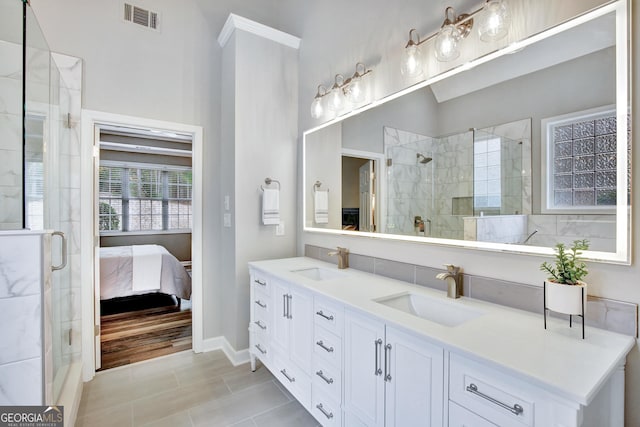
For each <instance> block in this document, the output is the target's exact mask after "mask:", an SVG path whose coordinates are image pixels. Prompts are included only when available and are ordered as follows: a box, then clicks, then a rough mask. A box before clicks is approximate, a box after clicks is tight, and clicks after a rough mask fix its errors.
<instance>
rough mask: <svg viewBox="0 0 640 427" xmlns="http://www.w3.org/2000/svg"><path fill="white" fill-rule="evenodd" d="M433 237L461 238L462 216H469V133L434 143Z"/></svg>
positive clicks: (470, 160)
mask: <svg viewBox="0 0 640 427" xmlns="http://www.w3.org/2000/svg"><path fill="white" fill-rule="evenodd" d="M433 156H434V163H435V165H434V168H435V169H434V181H435V186H436V187H437V189H438V191H437V192H436V194H435V196H434V214H433V217H432V218H431V221H432V230H433V235H434V236H437V237H442V238H446V239H462V238H463V236H464V220H463V218H464V217H465V216H471V215H473V132H465V133H461V134H456V135H450V136H445V137H441V138H437V139H436V140H435V143H434V150H433Z"/></svg>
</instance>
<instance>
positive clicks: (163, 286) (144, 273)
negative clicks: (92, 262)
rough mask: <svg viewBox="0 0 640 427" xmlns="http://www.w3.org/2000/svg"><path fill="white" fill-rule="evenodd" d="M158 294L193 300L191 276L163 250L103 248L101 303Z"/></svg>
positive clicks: (139, 247)
mask: <svg viewBox="0 0 640 427" xmlns="http://www.w3.org/2000/svg"><path fill="white" fill-rule="evenodd" d="M157 292H160V293H164V294H168V295H175V296H176V297H177V298H180V299H191V276H190V275H189V273H188V272H187V270H186V269H185V268H184V266H183V265H182V263H180V261H178V259H177V258H176V257H174V256H173V255H172V254H171V253H170V252H169V251H167V250H166V249H165V248H164V247H162V246H159V245H134V246H113V247H107V248H100V299H101V300H107V299H111V298H118V297H126V296H131V295H143V294H148V293H157Z"/></svg>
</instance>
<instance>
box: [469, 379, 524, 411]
mask: <svg viewBox="0 0 640 427" xmlns="http://www.w3.org/2000/svg"><path fill="white" fill-rule="evenodd" d="M467 391H468V392H469V393H473V394H475V395H477V396H480V397H481V398H483V399H487V400H488V401H489V402H491V403H494V404H496V405H498V406H499V407H501V408H504V409H506V410H507V411H509V412H511V413H513V414H515V415H521V414H522V413H523V412H524V409H523V408H522V406H520V405H518V404H517V403H515V404H514V405H513V406H509V405H507V404H506V403H502V402H500V401H499V400H497V399H494V398H493V397H491V396H488V395H486V394H484V393H482V392H481V391H479V390H478V386H477V385H475V384H474V383H471V384H469V385H468V386H467Z"/></svg>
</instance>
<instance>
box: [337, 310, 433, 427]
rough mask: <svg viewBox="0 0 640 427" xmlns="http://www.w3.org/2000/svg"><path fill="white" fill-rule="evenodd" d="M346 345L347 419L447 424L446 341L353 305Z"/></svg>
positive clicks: (352, 421) (393, 423)
mask: <svg viewBox="0 0 640 427" xmlns="http://www.w3.org/2000/svg"><path fill="white" fill-rule="evenodd" d="M344 346H345V366H344V381H345V396H344V408H345V421H346V422H345V425H347V426H349V425H367V426H407V425H414V423H416V422H417V420H420V421H419V422H420V425H423V426H441V425H442V423H443V399H444V397H443V390H444V364H443V353H444V351H443V349H442V348H441V347H438V346H436V345H434V344H432V343H430V342H429V341H428V340H426V339H424V338H421V337H417V336H415V335H412V334H408V333H406V332H404V331H402V330H399V329H397V328H394V327H392V326H389V325H385V324H384V323H383V322H382V321H381V320H379V319H376V318H372V317H370V316H366V315H362V314H360V313H356V312H352V311H346V314H345V340H344Z"/></svg>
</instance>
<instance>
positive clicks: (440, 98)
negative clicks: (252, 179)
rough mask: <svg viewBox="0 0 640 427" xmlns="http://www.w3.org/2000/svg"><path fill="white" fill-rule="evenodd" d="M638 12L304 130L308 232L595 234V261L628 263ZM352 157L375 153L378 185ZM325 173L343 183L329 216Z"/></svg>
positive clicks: (610, 14)
mask: <svg viewBox="0 0 640 427" xmlns="http://www.w3.org/2000/svg"><path fill="white" fill-rule="evenodd" d="M626 19H627V10H626V2H624V1H620V2H615V3H612V4H609V5H605V6H603V7H601V8H600V9H596V10H594V11H592V12H590V13H588V14H585V15H582V16H580V17H579V18H576V20H574V21H568V22H566V23H564V24H562V25H560V26H558V27H555V28H552V29H550V30H549V31H548V33H541V34H537V35H535V36H534V37H532V38H531V39H525V40H523V41H521V42H519V46H520V47H521V48H520V49H517V50H516V49H512V48H511V47H512V46H508V47H507V48H505V50H504V52H505V53H507V54H502V55H495V56H494V57H492V59H491V60H489V61H487V60H484V58H480V60H479V61H478V63H477V64H476V63H473V62H472V63H470V64H468V65H469V66H463V67H460V68H459V69H458V70H455V72H450V73H447V76H446V78H437V77H434V78H433V79H432V80H429V81H426V82H425V84H417V85H416V86H415V87H413V88H411V90H408V91H407V92H406V93H403V94H402V95H400V96H395V95H394V96H390V97H389V98H388V99H387V100H383V101H382V102H379V103H378V104H377V105H375V106H371V107H368V108H364V109H363V110H362V111H361V112H359V113H358V114H354V115H350V116H348V117H346V118H344V119H336V120H335V121H333V122H331V123H328V124H327V125H324V126H320V127H318V128H316V129H313V130H311V131H307V132H305V134H304V144H303V145H304V159H305V160H304V180H305V184H304V194H305V221H304V227H305V230H308V231H316V230H317V231H329V230H336V231H340V232H347V233H351V232H353V233H355V234H362V233H366V234H368V235H371V236H374V235H381V236H385V237H393V238H401V239H410V240H417V241H425V242H430V243H443V244H447V245H463V246H466V247H477V248H484V249H499V250H507V251H517V252H533V253H551V252H552V249H551V248H552V247H553V246H554V245H555V243H557V242H567V243H569V242H571V241H573V240H575V239H583V238H586V239H588V240H589V241H590V242H591V251H590V252H591V257H590V258H591V259H598V260H611V261H616V262H628V260H629V258H628V254H629V252H628V241H629V234H628V233H629V231H628V224H629V218H628V203H627V199H628V198H629V197H628V195H629V194H630V192H629V190H628V188H629V185H630V182H629V181H628V180H625V181H627V182H623V183H621V182H617V180H616V176H618V177H619V176H628V167H629V166H628V162H627V159H628V158H629V157H630V150H629V151H627V144H625V142H627V141H628V140H629V137H628V135H629V133H628V130H629V123H628V121H627V120H620V117H625V118H626V117H627V115H628V114H629V105H628V99H629V98H628V75H627V68H626V66H627V65H626V64H627V63H628V57H627V50H626V48H625V46H622V45H617V42H618V43H619V42H624V40H626V37H624V35H626V31H627V26H626V24H625V23H626ZM604 110H606V111H608V113H607V114H610V115H609V116H607V117H604V116H602V114H601V113H600V112H602V111H604ZM592 111H597V112H599V113H598V115H594V114H592V113H591V112H592ZM567 117H569V118H571V121H570V122H569V121H567V120H568V119H567ZM616 118H617V124H616ZM574 122H575V123H574ZM600 122H603V123H605V122H606V124H607V126H600V125H598V123H600ZM605 128H606V129H605ZM591 130H593V132H591ZM605 130H606V134H604V133H602V132H604V131H605ZM585 132H586V133H585ZM589 132H591V133H589ZM556 134H557V135H556ZM549 141H551V142H549ZM620 142H622V144H621V143H620ZM603 150H604V151H603ZM345 157H355V158H360V159H363V161H362V163H361V164H360V165H358V166H357V168H358V171H359V168H361V167H363V165H365V164H367V165H369V166H367V168H368V170H369V173H370V175H369V176H370V177H371V179H368V180H365V181H367V183H366V185H365V183H364V182H363V180H361V179H360V178H358V179H357V180H356V179H355V176H356V172H355V170H356V169H355V166H354V169H351V172H346V169H343V167H342V166H343V158H345ZM622 159H624V161H621V160H622ZM368 160H373V161H372V162H368ZM340 171H342V173H341V172H340ZM347 174H348V175H349V177H347ZM342 175H344V176H342ZM359 176H360V173H359V172H358V177H359ZM363 176H365V177H366V174H364V175H363ZM317 180H320V181H322V182H323V183H325V184H326V185H327V186H328V187H330V188H331V189H332V191H331V193H330V195H329V201H328V204H329V215H328V216H329V221H328V222H327V223H324V224H317V223H315V222H314V220H313V200H312V198H310V197H309V194H311V193H310V192H311V190H312V189H311V187H309V185H311V184H312V183H313V182H315V181H317ZM363 185H364V186H363ZM367 185H368V186H369V187H367ZM361 187H362V188H361ZM367 188H368V190H367ZM333 189H335V190H336V191H333ZM361 190H362V191H361ZM365 190H367V191H365ZM616 192H617V196H616ZM347 193H349V194H352V196H353V197H351V198H349V199H348V200H350V201H349V202H343V201H344V200H347V199H346V198H345V199H343V198H342V194H347ZM366 194H368V195H369V197H368V198H367V197H364V196H365V195H366ZM569 198H573V199H574V200H573V201H572V202H571V204H570V205H568V203H569ZM356 200H357V201H358V203H356ZM589 200H593V201H594V203H593V204H592V205H589V204H588V202H589ZM629 200H630V198H629ZM550 201H551V202H554V203H555V204H554V206H553V208H554V210H552V209H549V208H548V206H549V205H551V204H552V203H550ZM556 202H557V203H556ZM343 209H346V211H343ZM356 209H357V210H356ZM362 209H366V212H365V214H363V211H362ZM345 212H348V213H349V215H351V218H352V219H351V221H352V222H353V221H355V220H354V219H353V218H354V217H356V216H359V217H365V218H368V219H370V220H367V221H366V225H364V226H363V225H362V224H361V222H360V218H358V226H357V227H355V226H354V225H352V226H351V227H349V226H348V224H347V225H345V223H343V221H342V217H343V214H344V213H345ZM345 230H346V231H345ZM355 230H358V231H355ZM372 233H373V234H372ZM445 239H446V240H445ZM476 242H477V243H476Z"/></svg>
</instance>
